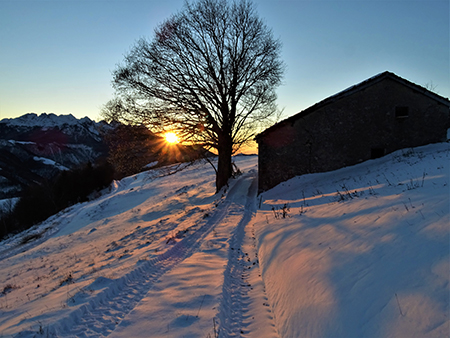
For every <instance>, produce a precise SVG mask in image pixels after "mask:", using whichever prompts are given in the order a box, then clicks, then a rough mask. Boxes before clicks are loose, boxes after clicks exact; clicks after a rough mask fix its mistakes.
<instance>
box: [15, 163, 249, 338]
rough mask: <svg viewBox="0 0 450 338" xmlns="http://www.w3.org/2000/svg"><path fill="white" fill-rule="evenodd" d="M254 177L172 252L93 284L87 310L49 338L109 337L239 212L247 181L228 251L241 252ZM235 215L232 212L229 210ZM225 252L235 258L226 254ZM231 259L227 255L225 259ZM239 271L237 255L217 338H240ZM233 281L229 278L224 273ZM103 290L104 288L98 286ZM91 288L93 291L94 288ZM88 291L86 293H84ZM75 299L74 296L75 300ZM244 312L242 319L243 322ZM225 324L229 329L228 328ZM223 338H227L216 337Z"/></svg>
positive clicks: (231, 193)
mask: <svg viewBox="0 0 450 338" xmlns="http://www.w3.org/2000/svg"><path fill="white" fill-rule="evenodd" d="M255 176H256V172H255V171H251V172H250V173H247V174H244V175H242V176H241V177H239V178H238V179H237V180H236V181H235V182H233V183H234V184H233V185H232V187H231V188H230V190H229V192H228V194H227V195H226V198H225V200H223V201H222V202H221V203H220V204H219V205H218V206H217V208H216V210H215V211H214V213H213V214H212V215H211V217H208V218H206V219H203V220H202V221H201V222H200V224H199V228H198V229H197V230H196V231H195V232H192V233H191V234H190V235H189V236H187V237H185V238H184V239H183V240H181V241H179V242H177V243H176V244H174V246H173V247H172V248H171V249H169V250H168V251H166V252H164V253H162V254H161V255H160V256H158V257H155V258H153V259H151V260H149V261H144V263H141V264H140V266H139V267H137V268H136V269H134V270H133V271H131V272H129V273H127V274H125V275H124V276H122V277H120V278H118V279H116V280H109V279H107V278H103V277H100V278H99V279H97V280H96V281H94V282H93V283H92V286H93V288H95V287H97V288H98V285H99V286H100V287H102V286H103V287H104V289H103V290H102V291H101V292H99V293H98V294H96V295H95V296H93V298H92V299H90V301H89V302H88V303H87V304H83V305H81V306H80V307H79V308H77V309H76V310H74V311H72V312H71V313H70V314H69V315H68V316H67V317H64V318H62V319H60V320H58V321H57V322H55V323H53V324H52V325H49V326H48V327H46V328H45V331H47V333H48V335H49V336H50V337H52V336H64V337H102V336H108V335H109V334H110V333H111V332H113V331H114V329H115V328H116V327H117V326H118V325H119V324H120V322H121V320H122V319H123V318H124V317H125V315H126V314H127V313H129V312H130V311H131V310H133V308H134V307H135V306H136V305H137V304H138V303H139V302H140V300H141V299H142V298H143V297H144V296H145V295H146V293H147V292H148V291H149V290H150V289H151V288H152V286H153V285H154V284H155V283H156V282H157V281H158V280H159V279H160V278H161V276H163V275H164V274H165V273H167V272H168V271H170V270H171V269H173V268H174V267H175V266H177V265H178V264H179V263H180V262H182V261H183V260H185V259H186V258H188V257H189V256H191V255H192V254H193V253H194V252H196V251H197V250H198V249H199V247H200V245H201V244H202V242H203V239H204V238H205V237H206V236H207V235H208V234H209V233H210V232H211V231H212V229H213V228H214V227H215V226H217V225H218V224H220V223H221V222H222V221H223V220H224V219H225V218H226V216H227V215H229V214H230V213H233V214H236V213H239V211H240V209H241V208H242V206H240V205H239V203H234V199H236V198H237V199H238V198H240V197H241V196H240V195H239V193H240V186H241V184H242V183H243V182H244V181H245V180H248V179H249V178H250V179H252V182H251V186H250V188H249V193H248V196H247V201H246V205H245V213H244V214H243V218H242V219H241V221H240V222H239V224H238V226H237V228H236V230H235V231H234V235H233V238H232V240H231V243H233V244H232V245H233V246H240V245H241V244H242V243H240V242H242V240H241V238H240V237H241V235H242V234H243V232H244V231H245V226H246V225H247V224H248V223H249V221H250V219H251V217H252V215H253V214H254V213H255V211H256V207H254V204H255V199H256V179H255ZM236 208H237V209H238V210H234V209H236ZM230 252H237V251H235V250H230ZM230 255H231V254H230ZM239 268H241V270H242V263H241V262H239V260H238V257H237V256H236V255H234V256H233V260H232V262H230V263H229V264H228V266H227V269H226V273H225V276H226V277H225V278H226V281H225V285H227V286H224V291H225V294H226V295H225V297H224V300H223V303H224V304H223V306H227V305H225V304H228V303H229V301H230V300H232V301H233V302H234V299H235V298H236V297H237V298H239V300H238V303H239V305H238V306H235V305H232V304H230V305H232V308H233V311H232V312H231V313H232V314H231V318H225V316H226V315H227V311H224V313H223V314H222V315H221V317H222V318H223V319H222V320H223V323H224V327H223V329H222V328H219V331H222V332H224V333H225V332H237V333H239V330H240V327H241V326H242V319H244V318H245V310H244V309H245V308H246V306H245V304H243V303H242V302H243V301H246V300H248V297H245V296H244V294H245V292H244V291H243V290H244V289H243V284H242V282H241V285H239V283H238V284H237V282H238V280H237V279H236V280H235V278H234V277H235V276H237V274H239V273H240V272H239V271H238V270H239ZM230 272H231V274H232V275H233V277H229V276H228V273H230ZM102 284H104V285H102ZM94 285H97V286H95V287H94ZM88 288H89V287H88ZM75 297H76V296H75ZM242 312H244V317H242ZM230 323H234V324H233V325H232V327H230V325H229V324H230ZM38 336H39V334H36V331H33V332H32V331H24V332H22V333H20V334H19V335H17V336H16V337H21V338H24V337H38ZM221 336H223V337H226V336H230V335H228V333H227V334H226V335H221Z"/></svg>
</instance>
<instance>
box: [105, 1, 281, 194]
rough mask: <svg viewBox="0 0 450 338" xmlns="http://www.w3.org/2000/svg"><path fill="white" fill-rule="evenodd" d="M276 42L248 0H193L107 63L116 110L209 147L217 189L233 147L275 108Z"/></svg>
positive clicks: (278, 46)
mask: <svg viewBox="0 0 450 338" xmlns="http://www.w3.org/2000/svg"><path fill="white" fill-rule="evenodd" d="M280 53H281V42H280V41H279V40H277V39H275V38H274V37H273V33H272V31H271V30H270V29H269V28H268V27H267V26H266V25H265V23H264V22H263V21H262V20H261V19H260V18H259V17H258V15H257V13H256V9H255V6H254V5H253V3H252V2H251V1H248V0H237V1H235V2H228V1H226V0H198V1H196V2H186V3H185V5H184V7H183V9H182V10H181V11H180V12H179V13H176V14H174V15H172V16H171V17H170V18H168V19H167V20H166V21H164V22H163V23H162V24H161V25H160V26H159V27H157V28H156V30H155V34H154V36H153V38H152V39H151V40H148V39H146V38H141V39H140V40H138V41H137V43H136V44H135V46H134V47H133V48H132V49H131V51H130V52H129V53H128V54H127V55H126V56H125V61H124V63H123V64H121V65H119V66H118V67H117V69H116V70H115V71H114V74H113V76H114V79H113V85H114V87H115V89H116V92H117V95H118V96H119V97H120V98H121V99H122V100H123V102H124V106H126V107H127V108H126V109H124V110H123V114H122V116H121V117H122V118H124V119H130V120H134V121H136V119H138V120H139V121H140V122H141V123H144V124H146V125H147V126H149V127H150V128H152V129H159V130H164V129H166V130H167V129H170V130H173V131H175V132H176V133H177V134H178V135H179V137H180V138H181V139H182V140H183V141H184V142H190V143H194V144H200V145H202V146H203V147H205V148H206V149H208V150H209V149H215V150H216V152H217V153H218V155H219V159H218V164H217V169H216V173H217V179H216V187H217V190H219V189H220V188H222V187H223V186H224V185H226V184H227V181H228V179H229V178H230V177H231V175H232V173H233V170H232V161H231V156H232V154H233V153H234V152H235V151H237V150H238V149H239V147H240V146H241V145H243V144H245V143H246V142H248V141H249V140H252V139H253V136H254V134H255V127H256V126H257V125H258V124H259V123H263V122H266V121H267V120H268V119H269V118H271V117H273V116H275V115H276V113H277V108H276V103H275V101H276V98H277V97H276V93H275V89H276V88H277V87H278V86H279V85H280V83H281V78H282V75H283V72H284V63H283V62H282V61H281V59H280Z"/></svg>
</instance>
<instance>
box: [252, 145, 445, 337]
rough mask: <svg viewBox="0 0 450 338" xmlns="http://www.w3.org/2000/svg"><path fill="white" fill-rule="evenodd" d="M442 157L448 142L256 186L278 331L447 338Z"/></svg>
mask: <svg viewBox="0 0 450 338" xmlns="http://www.w3.org/2000/svg"><path fill="white" fill-rule="evenodd" d="M448 162H449V145H448V144H439V145H430V146H426V147H420V148H415V149H413V150H412V149H409V150H403V151H399V152H396V153H394V154H391V155H389V156H386V157H385V158H382V159H379V160H373V161H368V162H366V163H363V164H360V165H357V166H354V167H349V168H343V169H341V170H337V171H334V172H330V173H324V174H314V175H305V176H302V177H296V178H294V179H292V180H290V181H288V182H285V183H283V184H280V185H279V186H277V187H276V188H274V189H273V190H271V191H270V192H267V193H265V194H263V200H264V202H263V204H262V206H261V209H262V210H261V211H260V212H258V216H257V219H256V220H255V221H256V222H257V227H258V228H259V231H258V239H259V250H260V259H261V262H262V271H263V278H264V281H265V283H266V286H267V292H268V296H269V298H270V299H271V301H272V306H273V308H274V314H275V317H276V321H277V326H278V329H279V332H280V335H281V336H282V337H448V336H449V333H450V327H449V243H450V242H449V228H450V223H449V188H448V183H449V166H448ZM285 205H287V206H288V207H289V209H290V210H289V212H287V216H286V218H284V219H283V218H282V217H283V212H282V211H283V210H282V208H283V207H284V206H285ZM272 208H274V209H275V212H276V213H277V215H278V216H279V217H278V218H276V217H275V213H274V210H272Z"/></svg>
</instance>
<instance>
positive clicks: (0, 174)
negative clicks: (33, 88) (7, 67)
mask: <svg viewBox="0 0 450 338" xmlns="http://www.w3.org/2000/svg"><path fill="white" fill-rule="evenodd" d="M111 128H112V127H111V126H110V125H109V124H107V123H106V122H95V121H92V120H91V119H89V118H88V117H85V118H83V119H77V118H75V117H74V116H73V115H59V116H58V115H55V114H45V113H44V114H41V115H37V114H33V113H31V114H26V115H23V116H21V117H18V118H14V119H3V120H0V199H3V198H10V197H16V196H19V195H20V192H21V190H22V189H23V188H24V187H26V186H28V185H30V184H32V183H34V182H39V181H41V180H42V179H48V178H51V177H54V176H55V175H56V174H58V173H59V172H60V171H61V170H68V169H72V168H74V167H77V166H79V165H81V164H83V163H87V162H95V161H96V160H97V159H98V158H99V157H102V156H106V154H107V147H106V145H105V143H104V141H103V137H102V133H103V131H106V130H108V129H111Z"/></svg>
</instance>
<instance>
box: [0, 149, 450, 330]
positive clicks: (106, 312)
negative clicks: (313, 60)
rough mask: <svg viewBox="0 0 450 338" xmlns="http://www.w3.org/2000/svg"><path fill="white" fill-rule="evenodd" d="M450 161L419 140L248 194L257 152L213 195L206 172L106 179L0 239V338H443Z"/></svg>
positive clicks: (240, 160)
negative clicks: (107, 184)
mask: <svg viewBox="0 0 450 338" xmlns="http://www.w3.org/2000/svg"><path fill="white" fill-rule="evenodd" d="M448 157H449V145H448V144H446V143H445V144H437V145H430V146H427V147H421V148H417V149H414V150H408V151H403V152H397V153H394V154H391V155H389V156H387V157H385V158H382V159H378V160H374V161H369V162H366V163H363V164H361V165H358V166H354V167H349V168H344V169H341V170H338V171H335V172H332V173H324V174H315V175H305V176H302V177H298V178H294V179H292V180H290V181H288V182H285V183H283V184H281V185H279V186H277V187H275V188H274V189H272V190H271V191H268V192H266V193H264V194H262V195H261V196H256V188H257V187H256V176H257V168H256V163H257V157H256V156H239V157H236V158H235V161H236V164H237V165H238V167H239V168H240V169H241V170H242V171H243V175H241V176H239V177H237V178H236V179H233V180H231V182H230V186H229V188H228V189H227V190H226V191H222V192H221V193H219V194H214V190H215V189H214V181H215V180H214V171H213V169H212V168H211V167H210V166H209V165H208V164H196V165H194V166H190V167H187V168H186V169H185V170H183V171H179V172H175V171H176V170H175V169H176V168H175V167H171V168H164V169H160V170H158V171H154V170H153V171H152V170H151V171H148V172H144V173H141V174H138V175H135V176H132V177H128V178H125V179H123V180H121V181H120V182H114V184H113V185H112V187H111V188H110V189H109V190H108V191H105V192H104V193H103V195H102V196H100V197H99V198H97V199H96V200H93V201H91V202H87V203H83V204H78V205H74V206H72V207H71V208H69V209H67V210H65V211H63V212H61V213H60V214H58V215H55V216H54V217H52V218H50V219H49V220H47V221H46V222H44V223H43V224H41V225H40V226H38V227H36V228H34V229H31V230H30V231H28V232H26V233H24V234H21V235H18V236H16V237H13V238H9V239H7V240H5V241H3V242H0V335H1V336H4V337H13V336H14V337H41V336H42V337H47V336H49V337H104V336H111V337H183V336H184V337H217V336H218V337H380V336H383V337H384V336H386V337H409V336H417V337H442V336H443V334H444V336H445V334H446V333H448V330H449V322H448V318H449V317H448V311H449V308H448V302H449V298H448V294H449V292H448V291H449V289H448V287H449V285H448V279H449V278H448V275H449V264H448V262H449V245H448V243H449V237H448V236H449V222H448V221H449V219H448V217H449V210H448V205H449V204H448V202H449V199H448V176H449V175H448V174H449V166H448ZM171 170H172V171H171ZM169 174H170V175H169ZM338 191H339V192H338ZM285 204H286V208H285V209H284V210H285V216H286V217H285V218H283V209H282V208H283V206H284V205H285ZM272 208H273V209H274V210H272Z"/></svg>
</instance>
